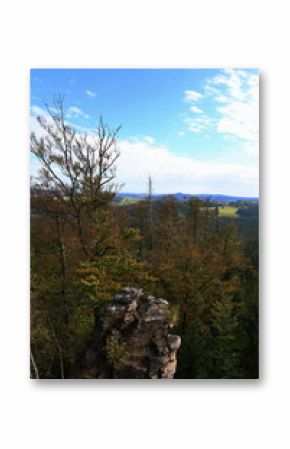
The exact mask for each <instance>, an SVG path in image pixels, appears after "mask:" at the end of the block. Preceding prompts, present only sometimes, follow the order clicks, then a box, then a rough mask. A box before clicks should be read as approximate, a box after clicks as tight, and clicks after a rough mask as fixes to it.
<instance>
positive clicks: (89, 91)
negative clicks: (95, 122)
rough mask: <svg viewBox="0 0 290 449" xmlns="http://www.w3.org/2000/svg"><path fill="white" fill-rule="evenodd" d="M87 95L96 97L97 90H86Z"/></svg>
mask: <svg viewBox="0 0 290 449" xmlns="http://www.w3.org/2000/svg"><path fill="white" fill-rule="evenodd" d="M86 95H87V96H88V97H95V96H96V92H93V91H92V90H89V89H87V90H86Z"/></svg>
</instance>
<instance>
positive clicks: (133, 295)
mask: <svg viewBox="0 0 290 449" xmlns="http://www.w3.org/2000/svg"><path fill="white" fill-rule="evenodd" d="M168 311H169V305H168V302H167V301H166V300H164V299H160V298H155V297H153V296H148V297H144V296H142V290H140V289H136V288H125V289H122V290H120V291H119V292H117V294H116V295H115V297H114V299H113V300H112V301H110V302H109V303H108V304H107V305H106V307H105V309H104V311H103V313H102V316H101V318H100V319H99V322H98V323H97V326H96V329H95V330H94V333H93V335H92V338H91V340H90V342H89V345H88V347H87V349H86V351H85V354H84V356H83V357H82V363H81V368H80V372H79V376H78V377H80V378H86V379H96V378H127V379H128V378H129V379H131V378H145V379H173V377H174V373H175V370H176V363H177V362H176V352H177V350H178V348H179V347H180V344H181V339H180V337H179V336H178V335H172V334H170V333H169V331H170V328H171V324H170V320H169V313H168Z"/></svg>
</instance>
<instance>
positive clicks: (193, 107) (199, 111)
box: [189, 106, 202, 114]
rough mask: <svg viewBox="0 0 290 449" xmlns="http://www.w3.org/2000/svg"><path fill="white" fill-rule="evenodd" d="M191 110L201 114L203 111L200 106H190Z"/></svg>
mask: <svg viewBox="0 0 290 449" xmlns="http://www.w3.org/2000/svg"><path fill="white" fill-rule="evenodd" d="M189 109H190V111H191V112H193V113H194V114H199V113H201V112H202V109H200V108H198V107H197V106H190V108H189Z"/></svg>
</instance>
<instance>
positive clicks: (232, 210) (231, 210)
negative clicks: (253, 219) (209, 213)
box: [219, 206, 238, 217]
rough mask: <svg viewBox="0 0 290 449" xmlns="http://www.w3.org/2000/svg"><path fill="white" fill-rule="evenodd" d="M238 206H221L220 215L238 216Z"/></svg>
mask: <svg viewBox="0 0 290 449" xmlns="http://www.w3.org/2000/svg"><path fill="white" fill-rule="evenodd" d="M237 211H238V208H237V207H235V206H219V216H220V217H236V216H237V215H238V214H237Z"/></svg>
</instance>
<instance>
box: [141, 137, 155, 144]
mask: <svg viewBox="0 0 290 449" xmlns="http://www.w3.org/2000/svg"><path fill="white" fill-rule="evenodd" d="M143 140H144V142H146V143H149V144H153V143H154V142H155V139H154V137H151V136H145V137H143Z"/></svg>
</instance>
